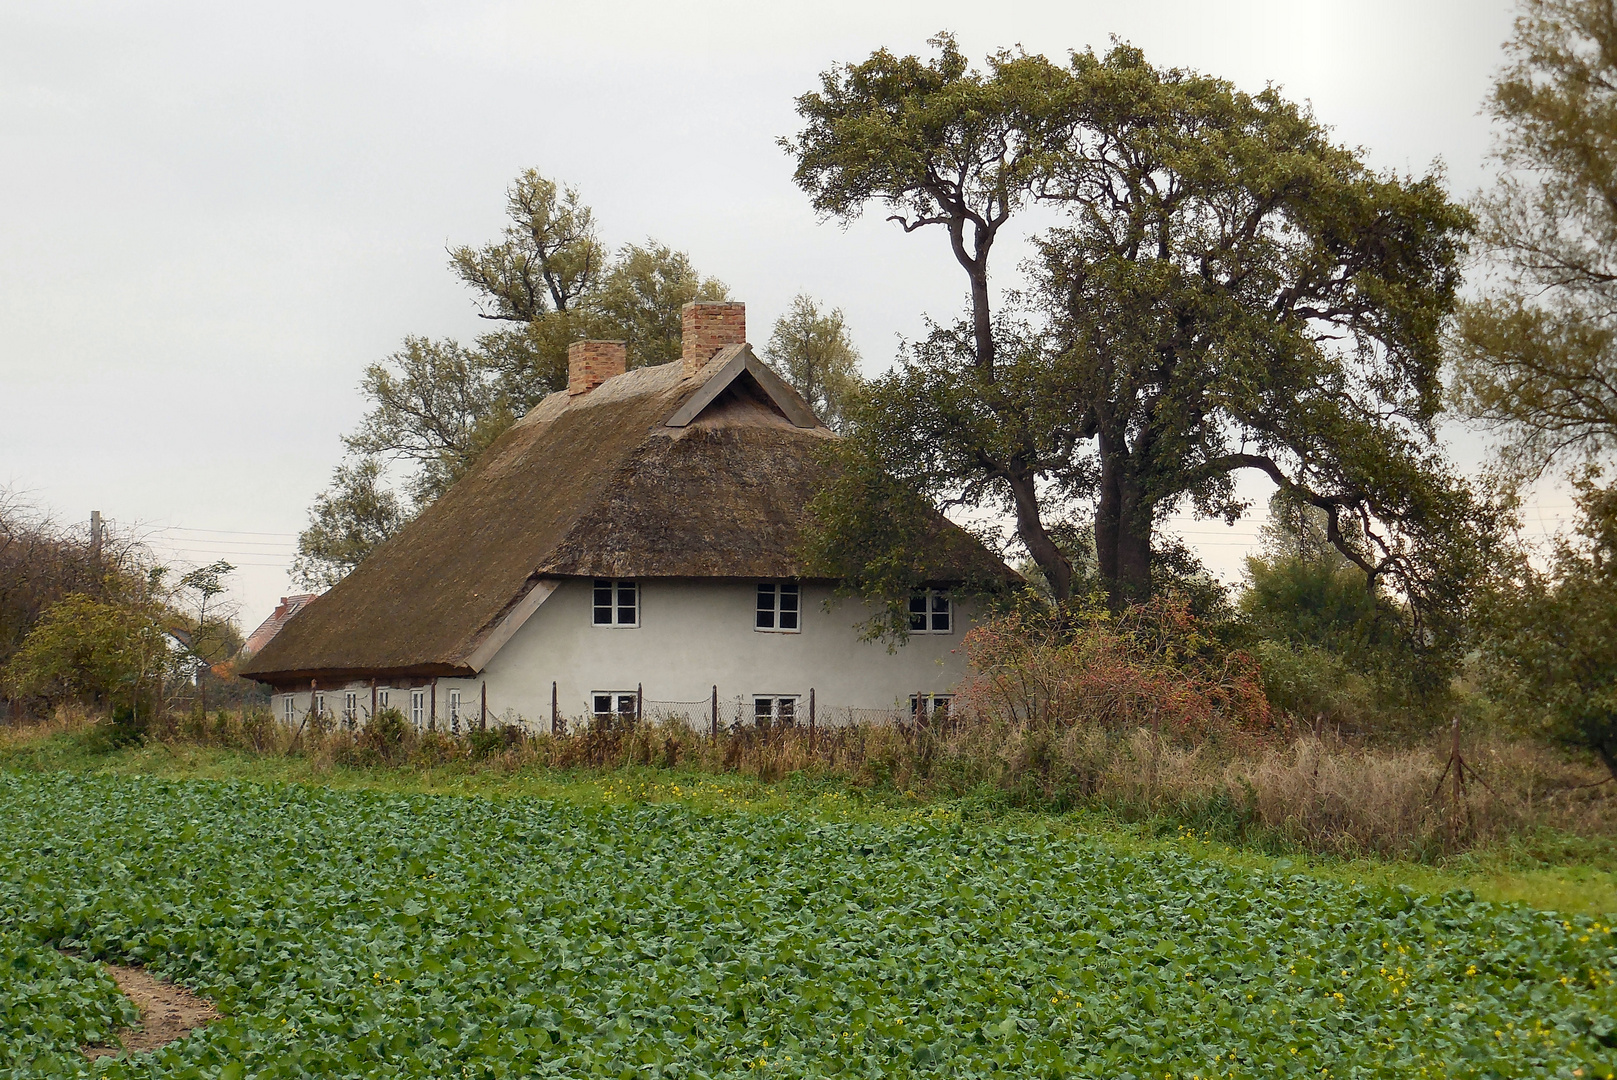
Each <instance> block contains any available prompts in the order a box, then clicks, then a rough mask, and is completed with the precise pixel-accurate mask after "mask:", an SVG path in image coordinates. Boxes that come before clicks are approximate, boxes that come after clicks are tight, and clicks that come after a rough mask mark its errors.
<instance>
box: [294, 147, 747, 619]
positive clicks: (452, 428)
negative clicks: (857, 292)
mask: <svg viewBox="0 0 1617 1080" xmlns="http://www.w3.org/2000/svg"><path fill="white" fill-rule="evenodd" d="M506 213H507V218H508V223H507V225H506V227H505V230H504V233H503V235H502V236H501V238H500V239H499V240H495V241H491V242H490V243H487V244H484V245H483V246H482V247H480V248H473V247H470V246H464V245H463V246H460V247H456V248H453V249H452V250H451V251H450V267H451V268H452V269H453V270H454V272H455V274H456V275H457V276H458V277H459V278H460V279H461V280H462V281H463V282H464V283H465V284H467V285H468V286H470V287H471V288H472V289H473V290H474V291H475V292H476V294H477V297H478V305H479V307H480V309H481V310H480V315H481V316H482V317H483V318H485V319H489V320H492V321H494V322H496V323H499V324H502V325H500V326H499V328H498V329H494V330H491V331H489V332H488V333H485V334H481V335H479V336H478V338H477V341H476V343H475V345H473V346H470V347H468V346H465V345H462V344H460V343H459V342H456V341H451V340H443V341H433V340H430V339H428V338H423V337H417V336H414V335H412V336H408V337H406V338H405V339H404V345H403V347H402V348H400V349H399V350H398V351H397V352H395V353H393V355H391V356H389V357H387V358H386V359H385V360H382V361H380V362H378V363H374V364H371V365H370V366H369V367H367V368H366V369H365V376H364V378H363V380H362V381H361V383H360V390H361V392H362V393H363V394H364V395H365V397H366V398H367V399H368V401H369V402H370V409H369V411H368V412H367V413H366V414H365V417H364V419H363V420H362V421H361V423H360V426H359V428H358V430H356V431H355V432H353V433H352V434H351V435H347V436H345V437H344V438H343V442H344V444H345V445H346V447H347V449H348V450H349V452H350V453H352V454H354V455H357V456H358V461H357V462H351V463H344V464H342V465H339V466H338V467H337V470H336V473H335V474H334V476H333V480H332V485H331V487H329V488H328V489H327V490H326V491H324V492H322V493H321V494H320V495H319V496H317V497H316V500H315V503H314V506H313V507H311V508H310V512H309V516H310V526H309V528H308V529H306V530H305V531H304V532H303V533H302V534H300V535H299V538H298V543H299V562H298V564H297V567H296V572H297V573H298V574H299V576H300V579H301V580H302V581H304V582H305V583H306V584H308V585H310V586H315V587H321V586H329V585H333V584H335V583H336V582H337V581H339V580H341V579H342V578H343V577H344V576H346V575H347V574H348V573H349V572H350V571H351V570H353V568H354V567H355V566H356V565H358V563H359V561H360V560H362V559H363V558H364V557H365V556H366V555H368V554H369V553H370V552H371V551H372V550H373V549H374V548H375V547H376V545H377V544H379V543H381V542H382V541H383V540H385V539H387V538H388V537H389V536H391V535H392V534H393V533H394V532H396V531H398V529H399V528H401V527H402V526H403V525H404V524H405V523H406V522H407V521H409V520H410V518H412V517H414V516H415V513H416V511H417V510H419V509H420V508H421V507H423V506H425V505H427V504H428V503H431V502H432V501H433V500H435V499H436V498H437V497H438V496H439V495H441V494H443V493H444V491H445V490H447V489H448V488H449V486H450V485H451V484H453V483H454V482H455V481H456V480H458V479H460V478H461V477H462V476H464V475H465V474H466V471H467V470H468V469H470V468H471V467H472V465H473V463H475V462H476V461H477V459H478V457H479V456H481V455H482V453H483V451H485V450H486V449H488V447H489V446H490V445H491V444H492V443H493V442H494V440H495V439H497V438H499V437H500V436H501V435H502V434H504V433H505V431H506V429H507V428H509V427H510V426H511V425H512V424H513V423H515V422H516V420H517V419H518V418H519V417H521V416H522V415H523V414H524V413H526V412H527V411H528V410H529V409H531V408H533V406H535V405H537V404H538V403H539V401H540V400H541V399H543V398H544V397H545V396H546V395H547V394H550V393H554V392H555V391H558V390H562V389H564V388H565V387H566V386H567V347H568V345H569V344H570V343H572V342H574V341H579V340H582V339H586V338H595V339H609V340H622V341H624V342H626V343H627V345H628V352H629V366H630V367H641V366H644V365H647V364H663V363H667V362H668V361H670V360H674V359H677V358H678V357H679V355H680V349H681V342H680V330H681V328H680V307H681V306H682V305H684V304H685V303H687V302H689V301H692V300H723V299H726V298H727V296H728V292H727V290H726V288H725V286H724V283H723V282H721V281H719V280H717V279H716V278H704V277H702V276H701V275H700V274H699V273H698V272H697V270H696V268H695V266H693V265H692V264H691V260H690V257H689V256H687V255H686V254H685V253H684V252H682V251H676V250H674V249H673V248H670V247H669V246H668V245H666V244H660V243H658V242H657V241H655V240H648V241H647V242H646V246H645V247H640V246H638V245H635V244H625V245H624V246H623V247H622V248H621V249H619V250H618V251H617V253H616V254H615V255H612V254H609V253H608V251H607V249H606V247H605V246H604V245H603V244H602V243H601V240H600V238H599V236H598V235H597V234H596V229H595V217H594V213H593V212H592V211H591V210H590V208H589V207H588V206H587V205H585V204H584V202H583V201H582V199H581V198H580V196H579V193H578V192H577V191H576V190H575V189H573V188H569V187H561V186H558V185H557V184H555V183H554V182H553V181H550V180H547V179H545V178H544V177H543V176H540V175H539V174H538V173H537V172H536V171H534V170H532V169H529V170H527V171H526V172H524V173H523V174H522V175H521V176H519V177H517V179H516V181H515V182H514V183H513V184H512V186H511V187H510V189H509V190H508V191H507V192H506ZM378 460H381V461H404V462H406V463H408V466H409V468H410V470H411V471H410V474H409V476H408V477H407V479H406V481H405V488H406V490H407V493H408V495H409V502H410V504H409V505H405V504H403V503H401V502H400V500H399V499H398V497H397V496H396V495H394V494H393V493H392V492H390V491H389V490H387V488H386V487H384V486H382V482H381V479H382V478H381V470H380V466H379V465H378V464H377V463H376V462H377V461H378Z"/></svg>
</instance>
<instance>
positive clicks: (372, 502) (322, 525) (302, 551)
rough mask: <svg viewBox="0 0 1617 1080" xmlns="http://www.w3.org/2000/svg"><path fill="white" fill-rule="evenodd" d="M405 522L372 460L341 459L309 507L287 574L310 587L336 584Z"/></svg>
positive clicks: (395, 496) (393, 495) (374, 460)
mask: <svg viewBox="0 0 1617 1080" xmlns="http://www.w3.org/2000/svg"><path fill="white" fill-rule="evenodd" d="M408 520H409V516H408V515H407V514H406V513H405V511H404V509H403V508H402V507H400V505H399V499H398V496H397V495H395V494H393V492H391V491H389V490H387V489H386V488H385V487H383V486H382V484H381V465H380V463H379V462H377V460H376V459H375V458H369V457H367V458H360V459H359V460H357V461H345V462H343V463H342V464H340V465H338V466H337V468H336V470H335V471H334V472H333V473H332V477H331V486H330V487H329V488H327V489H326V490H325V491H322V492H321V493H320V494H319V495H317V496H315V500H314V505H313V506H312V507H310V509H309V527H308V528H307V529H305V530H303V532H301V533H299V534H298V554H297V558H296V559H295V560H293V563H292V576H293V577H294V578H295V579H296V580H298V581H299V582H301V583H302V584H303V585H305V586H306V587H309V588H317V589H320V588H328V587H330V586H332V585H335V584H336V583H337V582H338V581H341V580H342V579H343V578H344V577H346V576H347V575H348V574H349V573H351V572H352V571H353V569H354V567H356V566H358V565H359V564H360V563H361V562H363V561H364V559H365V558H366V556H368V555H369V554H370V553H371V552H372V551H374V550H376V548H377V547H378V546H380V545H381V544H382V543H383V542H384V541H386V540H387V539H388V538H389V537H390V536H392V535H393V534H394V533H396V532H398V531H399V529H400V527H402V526H403V525H404V523H405V522H406V521H408Z"/></svg>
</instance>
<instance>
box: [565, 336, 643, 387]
mask: <svg viewBox="0 0 1617 1080" xmlns="http://www.w3.org/2000/svg"><path fill="white" fill-rule="evenodd" d="M628 369H629V351H628V348H627V347H626V346H625V345H624V343H623V342H621V341H575V342H573V343H572V344H571V345H569V346H567V392H568V393H569V394H573V395H575V396H576V395H578V394H587V393H589V392H590V391H591V390H594V389H595V388H596V387H597V386H600V385H601V384H602V383H604V382H606V380H608V379H610V378H611V377H612V376H614V375H622V374H623V373H624V372H625V371H627V370H628Z"/></svg>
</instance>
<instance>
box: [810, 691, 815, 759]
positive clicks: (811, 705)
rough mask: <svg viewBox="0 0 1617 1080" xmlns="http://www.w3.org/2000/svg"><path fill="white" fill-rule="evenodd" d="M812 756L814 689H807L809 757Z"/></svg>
mask: <svg viewBox="0 0 1617 1080" xmlns="http://www.w3.org/2000/svg"><path fill="white" fill-rule="evenodd" d="M813 755H814V687H812V686H811V687H809V756H811V757H812V756H813Z"/></svg>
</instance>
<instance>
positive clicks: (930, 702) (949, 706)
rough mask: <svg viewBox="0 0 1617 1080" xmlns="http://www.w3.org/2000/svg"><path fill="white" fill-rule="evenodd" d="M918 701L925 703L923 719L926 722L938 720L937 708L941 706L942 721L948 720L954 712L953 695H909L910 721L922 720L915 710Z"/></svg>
mask: <svg viewBox="0 0 1617 1080" xmlns="http://www.w3.org/2000/svg"><path fill="white" fill-rule="evenodd" d="M919 701H925V702H926V706H927V707H926V716H925V717H924V719H925V720H927V721H928V722H930V721H933V720H936V719H938V707H939V706H942V708H943V718H944V719H948V717H949V716H950V715H951V714H952V713H953V712H954V695H953V694H919V695H917V694H911V695H910V697H909V702H910V719H911V720H919V719H923V717H922V716H921V715H920V713H919V711H918V710H917V708H916V704H917V702H919Z"/></svg>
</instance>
